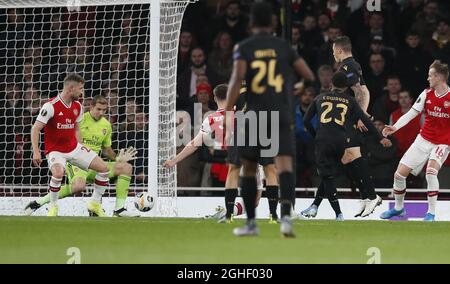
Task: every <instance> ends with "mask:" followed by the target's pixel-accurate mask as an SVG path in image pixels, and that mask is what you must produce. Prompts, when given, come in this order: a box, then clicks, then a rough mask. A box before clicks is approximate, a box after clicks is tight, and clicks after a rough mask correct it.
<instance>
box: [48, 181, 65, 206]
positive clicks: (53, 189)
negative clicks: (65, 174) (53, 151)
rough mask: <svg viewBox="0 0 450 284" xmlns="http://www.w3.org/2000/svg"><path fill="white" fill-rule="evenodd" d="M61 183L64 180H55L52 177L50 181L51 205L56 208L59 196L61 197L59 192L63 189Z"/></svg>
mask: <svg viewBox="0 0 450 284" xmlns="http://www.w3.org/2000/svg"><path fill="white" fill-rule="evenodd" d="M61 181H62V178H55V177H52V178H51V179H50V187H49V189H50V192H49V194H50V204H51V205H52V206H56V203H57V202H58V195H59V191H60V189H61Z"/></svg>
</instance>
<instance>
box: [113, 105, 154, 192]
mask: <svg viewBox="0 0 450 284" xmlns="http://www.w3.org/2000/svg"><path fill="white" fill-rule="evenodd" d="M133 117H134V118H135V121H133V123H129V124H128V125H127V128H126V131H120V132H119V134H118V137H117V139H113V141H116V143H118V145H117V146H116V149H124V148H125V149H126V148H128V147H134V148H135V149H138V153H137V155H136V157H137V159H136V160H134V167H133V168H134V178H135V182H136V183H138V184H142V183H147V182H148V181H147V166H148V121H147V117H146V116H145V114H144V113H142V112H138V113H135V115H134V116H133Z"/></svg>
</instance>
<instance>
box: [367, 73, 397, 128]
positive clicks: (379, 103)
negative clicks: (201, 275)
mask: <svg viewBox="0 0 450 284" xmlns="http://www.w3.org/2000/svg"><path fill="white" fill-rule="evenodd" d="M386 89H387V93H386V94H384V95H382V96H381V97H379V98H378V99H377V100H376V101H375V104H374V105H373V109H372V114H373V116H375V117H376V118H378V119H379V120H381V121H383V122H384V123H388V121H389V117H390V115H391V113H393V112H394V111H395V110H396V109H397V108H398V106H399V104H398V96H399V94H400V92H401V90H402V84H401V82H400V79H399V78H398V76H395V75H392V76H389V78H388V79H387V85H386Z"/></svg>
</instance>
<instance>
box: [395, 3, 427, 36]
mask: <svg viewBox="0 0 450 284" xmlns="http://www.w3.org/2000/svg"><path fill="white" fill-rule="evenodd" d="M406 2H407V6H406V7H405V8H404V9H403V10H402V11H401V13H400V17H399V19H401V20H400V21H399V38H404V36H405V35H406V33H407V32H408V31H409V30H410V29H411V26H412V25H413V24H414V22H415V21H416V19H417V15H418V14H419V13H420V12H421V11H422V10H423V6H424V3H423V2H424V0H407V1H406Z"/></svg>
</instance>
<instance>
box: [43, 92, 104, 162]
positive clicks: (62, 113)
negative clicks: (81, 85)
mask: <svg viewBox="0 0 450 284" xmlns="http://www.w3.org/2000/svg"><path fill="white" fill-rule="evenodd" d="M36 120H37V121H39V122H42V123H44V124H45V127H44V146H45V155H46V157H47V160H48V166H49V168H51V167H52V165H54V164H61V165H62V166H63V167H65V166H66V162H69V163H71V164H73V165H76V166H78V167H80V168H82V169H84V170H87V169H88V168H89V165H90V164H91V162H92V160H93V159H94V158H95V157H96V156H97V154H96V153H95V152H93V151H91V150H90V149H88V148H86V147H84V146H83V145H82V144H80V143H78V141H77V137H76V131H75V126H76V124H77V123H79V122H81V121H82V120H83V108H82V106H81V104H80V102H78V101H73V102H72V103H70V105H67V104H66V103H65V102H64V101H63V100H62V99H61V97H60V96H59V95H58V96H57V97H55V98H53V99H51V100H50V101H48V102H47V103H45V104H44V105H43V106H42V108H41V110H40V112H39V115H38V117H37V119H36Z"/></svg>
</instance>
